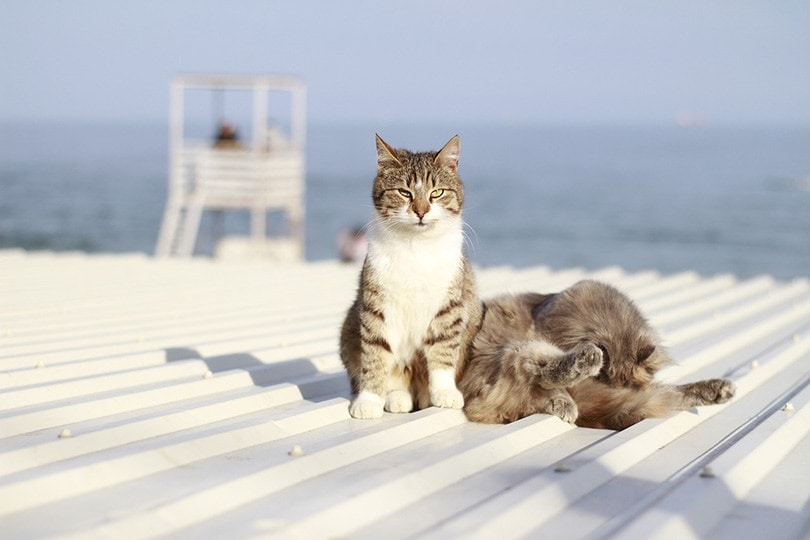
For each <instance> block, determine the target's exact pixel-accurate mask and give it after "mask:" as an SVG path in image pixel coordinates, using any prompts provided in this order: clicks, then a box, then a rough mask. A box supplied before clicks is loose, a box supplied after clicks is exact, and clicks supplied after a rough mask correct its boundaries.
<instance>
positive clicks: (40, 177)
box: [0, 125, 810, 278]
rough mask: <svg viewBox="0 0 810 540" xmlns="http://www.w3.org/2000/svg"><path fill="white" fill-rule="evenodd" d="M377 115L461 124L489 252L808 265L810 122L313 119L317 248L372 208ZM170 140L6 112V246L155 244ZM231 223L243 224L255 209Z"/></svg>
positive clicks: (140, 130)
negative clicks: (713, 124)
mask: <svg viewBox="0 0 810 540" xmlns="http://www.w3.org/2000/svg"><path fill="white" fill-rule="evenodd" d="M375 129H376V130H377V131H379V133H380V134H381V135H382V136H383V137H384V138H385V139H386V140H387V141H388V142H390V143H391V144H393V145H394V146H405V147H410V148H412V149H414V150H423V149H428V148H434V149H435V148H439V147H440V146H441V145H442V144H444V143H445V142H446V141H447V140H448V139H449V138H450V137H451V136H452V135H454V134H455V133H459V134H460V135H461V139H462V153H461V166H460V171H461V175H462V178H463V179H464V182H465V186H466V203H465V219H466V221H467V223H468V224H469V226H470V228H471V231H470V234H469V236H470V245H469V246H468V250H469V252H470V254H471V257H472V259H473V260H474V261H475V262H477V263H479V264H482V265H500V264H508V265H513V266H529V265H536V264H546V265H549V266H552V267H554V268H562V267H570V266H582V267H585V268H588V269H595V268H600V267H603V266H607V265H614V264H615V265H620V266H622V267H624V268H626V269H628V270H641V269H657V270H660V271H662V272H665V273H670V272H675V271H680V270H686V269H693V270H697V271H698V272H701V273H703V274H715V273H722V272H731V273H735V274H737V275H740V276H744V277H745V276H751V275H756V274H762V273H767V274H771V275H774V276H776V277H779V278H792V277H796V276H808V275H810V191H807V189H808V186H807V183H808V182H810V128H796V127H794V128H705V129H678V128H674V127H673V128H608V127H600V128H593V127H507V126H499V127H491V128H487V127H465V126H461V127H459V126H454V127H442V126H440V127H426V126H424V127H401V126H368V127H361V126H311V127H310V131H309V143H308V144H309V146H308V151H307V156H308V157H307V161H308V165H307V166H308V171H307V258H308V259H312V260H315V259H325V258H332V257H334V256H335V238H336V236H337V234H338V233H339V231H340V230H341V229H343V228H346V227H349V226H352V225H357V224H362V223H364V222H365V221H366V220H367V219H368V216H369V215H370V212H371V209H370V195H369V191H370V184H371V179H372V178H373V176H374V171H375V157H376V155H375V150H374V131H375ZM167 139H168V135H167V129H166V127H165V126H159V125H144V126H131V125H130V126H127V125H109V126H80V125H0V248H10V247H22V248H26V249H50V250H75V249H78V250H85V251H93V252H96V251H104V252H130V251H143V252H147V253H151V252H152V250H153V249H154V245H155V241H156V238H157V234H158V229H159V227H160V220H161V217H162V212H163V206H164V203H165V197H166V181H167V178H166V169H167ZM225 229H226V232H231V233H240V232H246V231H247V222H246V219H245V216H244V215H240V214H229V215H228V216H227V217H226V220H225ZM208 231H210V226H209V225H208V224H207V223H205V222H204V223H203V235H202V238H201V249H203V250H205V249H209V248H208V247H207V246H206V243H210V238H208V237H209V236H210V234H209V233H208Z"/></svg>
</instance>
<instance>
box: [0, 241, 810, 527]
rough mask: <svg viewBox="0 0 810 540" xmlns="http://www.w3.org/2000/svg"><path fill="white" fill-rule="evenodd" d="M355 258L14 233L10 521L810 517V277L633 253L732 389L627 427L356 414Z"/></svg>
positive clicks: (733, 523) (385, 523)
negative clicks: (347, 321) (121, 245)
mask: <svg viewBox="0 0 810 540" xmlns="http://www.w3.org/2000/svg"><path fill="white" fill-rule="evenodd" d="M357 273H358V268H357V267H356V266H343V265H339V264H338V263H331V262H326V263H310V264H298V265H274V264H270V263H264V262H244V263H233V262H231V263H227V262H212V261H209V260H185V261H181V260H154V259H150V258H147V257H143V256H136V255H133V256H121V255H117V256H87V255H82V254H61V255H58V254H51V253H43V254H33V253H31V254H27V253H23V252H18V251H11V252H0V531H2V533H0V536H2V537H3V538H37V537H50V536H53V537H58V538H100V537H104V538H152V537H158V536H168V537H175V538H249V537H281V538H285V537H286V538H323V537H347V538H409V537H420V538H454V537H478V538H492V537H497V538H499V539H505V538H518V537H544V538H545V537H547V538H566V539H568V538H580V537H602V536H609V537H616V538H645V539H646V538H654V537H661V538H688V537H711V538H729V539H735V540H736V539H739V538H766V537H767V538H800V537H804V536H805V535H807V534H808V524H809V523H810V513H809V512H808V496H810V464H809V463H810V462H809V461H808V456H810V437H808V431H810V405H808V400H810V388H808V384H807V383H808V377H809V376H810V285H809V284H808V281H807V280H806V279H803V280H797V281H794V282H790V283H784V282H776V281H774V280H773V279H771V278H769V277H759V278H755V279H748V280H738V279H735V278H734V277H732V276H728V275H724V276H715V277H702V276H699V275H696V274H694V273H683V274H677V275H668V276H662V275H659V274H657V273H655V272H642V273H635V274H627V273H625V272H623V271H622V270H620V269H617V268H608V269H605V270H602V271H598V272H593V273H586V272H583V271H581V270H577V269H571V270H565V271H551V270H549V269H547V268H530V269H523V270H516V269H512V268H507V267H503V268H489V269H483V270H480V271H479V282H480V286H481V289H482V293H483V294H485V295H491V294H495V293H499V292H504V291H520V290H527V289H531V290H539V291H556V290H559V289H561V288H563V287H565V286H567V285H569V284H571V283H573V282H575V281H576V280H578V279H581V278H583V277H586V276H588V277H596V278H600V279H603V280H605V281H608V282H610V283H613V284H615V285H617V286H618V287H620V288H621V289H623V290H625V291H626V292H627V293H628V294H629V295H630V296H631V297H633V298H634V299H635V300H636V301H637V302H638V304H639V305H640V307H641V308H642V310H643V311H644V312H645V313H646V314H647V315H648V317H649V318H650V320H651V321H652V322H653V324H654V325H655V326H656V327H658V328H659V329H660V330H661V332H662V334H663V335H664V337H665V339H666V341H667V343H668V345H669V347H670V350H671V352H672V353H673V354H674V356H675V357H676V358H678V359H680V360H681V363H680V364H679V365H678V366H674V367H672V368H668V369H667V370H666V371H663V372H662V376H663V378H665V379H667V380H672V381H676V380H684V381H686V380H696V379H698V378H705V377H716V376H728V377H730V378H732V379H733V380H734V381H735V382H736V384H737V387H738V396H737V397H736V398H735V399H734V400H733V401H732V402H731V403H729V404H727V405H721V406H713V407H704V408H700V409H696V410H692V411H689V412H684V413H680V414H678V415H676V416H674V417H672V418H669V419H665V420H646V421H643V422H641V423H640V424H637V425H635V426H633V427H631V428H629V429H627V430H625V431H622V432H613V431H606V430H592V429H584V428H576V427H573V426H571V425H568V424H564V423H563V422H561V421H560V420H559V419H557V418H556V417H550V416H546V415H535V416H532V417H529V418H526V419H524V420H521V421H518V422H515V423H513V424H510V425H505V426H502V425H482V424H473V423H470V422H467V421H466V420H465V418H464V416H463V414H462V413H461V412H459V411H453V410H440V409H435V408H431V409H427V410H424V411H420V412H417V413H412V414H407V415H392V414H386V415H385V416H384V417H383V418H382V419H380V420H354V419H351V418H350V417H349V415H348V410H347V406H348V391H349V389H348V384H347V380H346V377H345V374H344V372H343V371H342V368H341V365H340V361H339V359H338V357H337V354H336V349H337V335H338V328H339V326H340V323H341V320H342V318H343V315H344V312H345V309H346V308H347V306H348V305H349V303H350V302H351V300H352V298H353V295H354V292H355V288H356V283H357Z"/></svg>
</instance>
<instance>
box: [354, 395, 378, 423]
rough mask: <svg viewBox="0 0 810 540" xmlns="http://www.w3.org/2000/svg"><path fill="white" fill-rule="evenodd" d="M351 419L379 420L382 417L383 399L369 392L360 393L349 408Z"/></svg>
mask: <svg viewBox="0 0 810 540" xmlns="http://www.w3.org/2000/svg"><path fill="white" fill-rule="evenodd" d="M349 414H350V415H352V418H380V417H381V416H382V415H383V399H382V398H381V397H380V396H378V395H377V394H373V393H371V392H366V391H363V392H360V393H359V394H358V395H357V397H356V398H354V401H352V404H351V405H350V406H349Z"/></svg>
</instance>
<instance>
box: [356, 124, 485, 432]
mask: <svg viewBox="0 0 810 540" xmlns="http://www.w3.org/2000/svg"><path fill="white" fill-rule="evenodd" d="M459 151H460V141H459V138H458V136H455V137H453V138H452V139H450V141H449V142H448V143H447V144H446V145H445V146H444V147H443V148H442V149H441V150H440V151H438V152H418V153H416V152H410V151H408V150H396V149H394V148H392V147H391V146H389V145H388V144H387V143H386V142H385V141H383V140H382V139H381V138H380V137H379V136H377V176H376V178H375V179H374V184H373V188H372V200H373V204H374V216H373V218H372V221H371V223H370V225H369V227H368V252H367V255H366V258H365V261H364V263H363V268H362V271H361V273H360V286H359V289H358V291H357V297H356V299H355V301H354V303H353V304H352V306H351V307H350V308H349V311H348V313H347V315H346V319H345V320H344V322H343V328H342V331H341V336H340V356H341V359H342V360H343V363H344V365H345V366H346V370H347V371H348V374H349V379H350V381H351V386H352V392H353V394H354V398H353V400H352V403H351V405H350V407H349V412H350V414H351V415H352V416H353V417H354V418H379V417H380V416H382V413H383V409H385V410H386V411H389V412H409V411H411V410H413V409H414V407H417V408H424V407H428V406H430V405H435V406H439V407H449V408H455V409H460V408H462V407H463V405H464V398H463V396H462V394H461V392H460V391H459V390H458V388H457V386H456V382H457V381H456V379H457V376H458V374H459V373H460V372H461V370H462V369H463V367H464V364H465V362H466V359H467V353H468V349H469V346H470V343H471V341H472V338H473V336H474V335H475V332H476V331H477V329H478V326H479V324H480V320H481V309H482V308H481V302H480V300H479V299H478V295H477V292H476V285H475V277H474V275H473V271H472V268H471V267H470V265H469V263H468V262H467V258H466V256H465V254H464V250H463V241H464V235H463V229H462V227H463V221H462V218H461V210H462V205H463V202H464V189H463V186H462V183H461V179H460V178H459V176H458V158H459Z"/></svg>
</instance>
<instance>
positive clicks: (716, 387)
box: [706, 379, 737, 404]
mask: <svg viewBox="0 0 810 540" xmlns="http://www.w3.org/2000/svg"><path fill="white" fill-rule="evenodd" d="M706 383H707V385H706V386H707V393H708V396H707V397H708V398H709V403H715V404H719V403H725V402H727V401H728V400H730V399H731V398H733V397H734V394H736V393H737V387H736V386H734V383H733V382H731V381H730V380H728V379H709V380H708V381H706Z"/></svg>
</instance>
